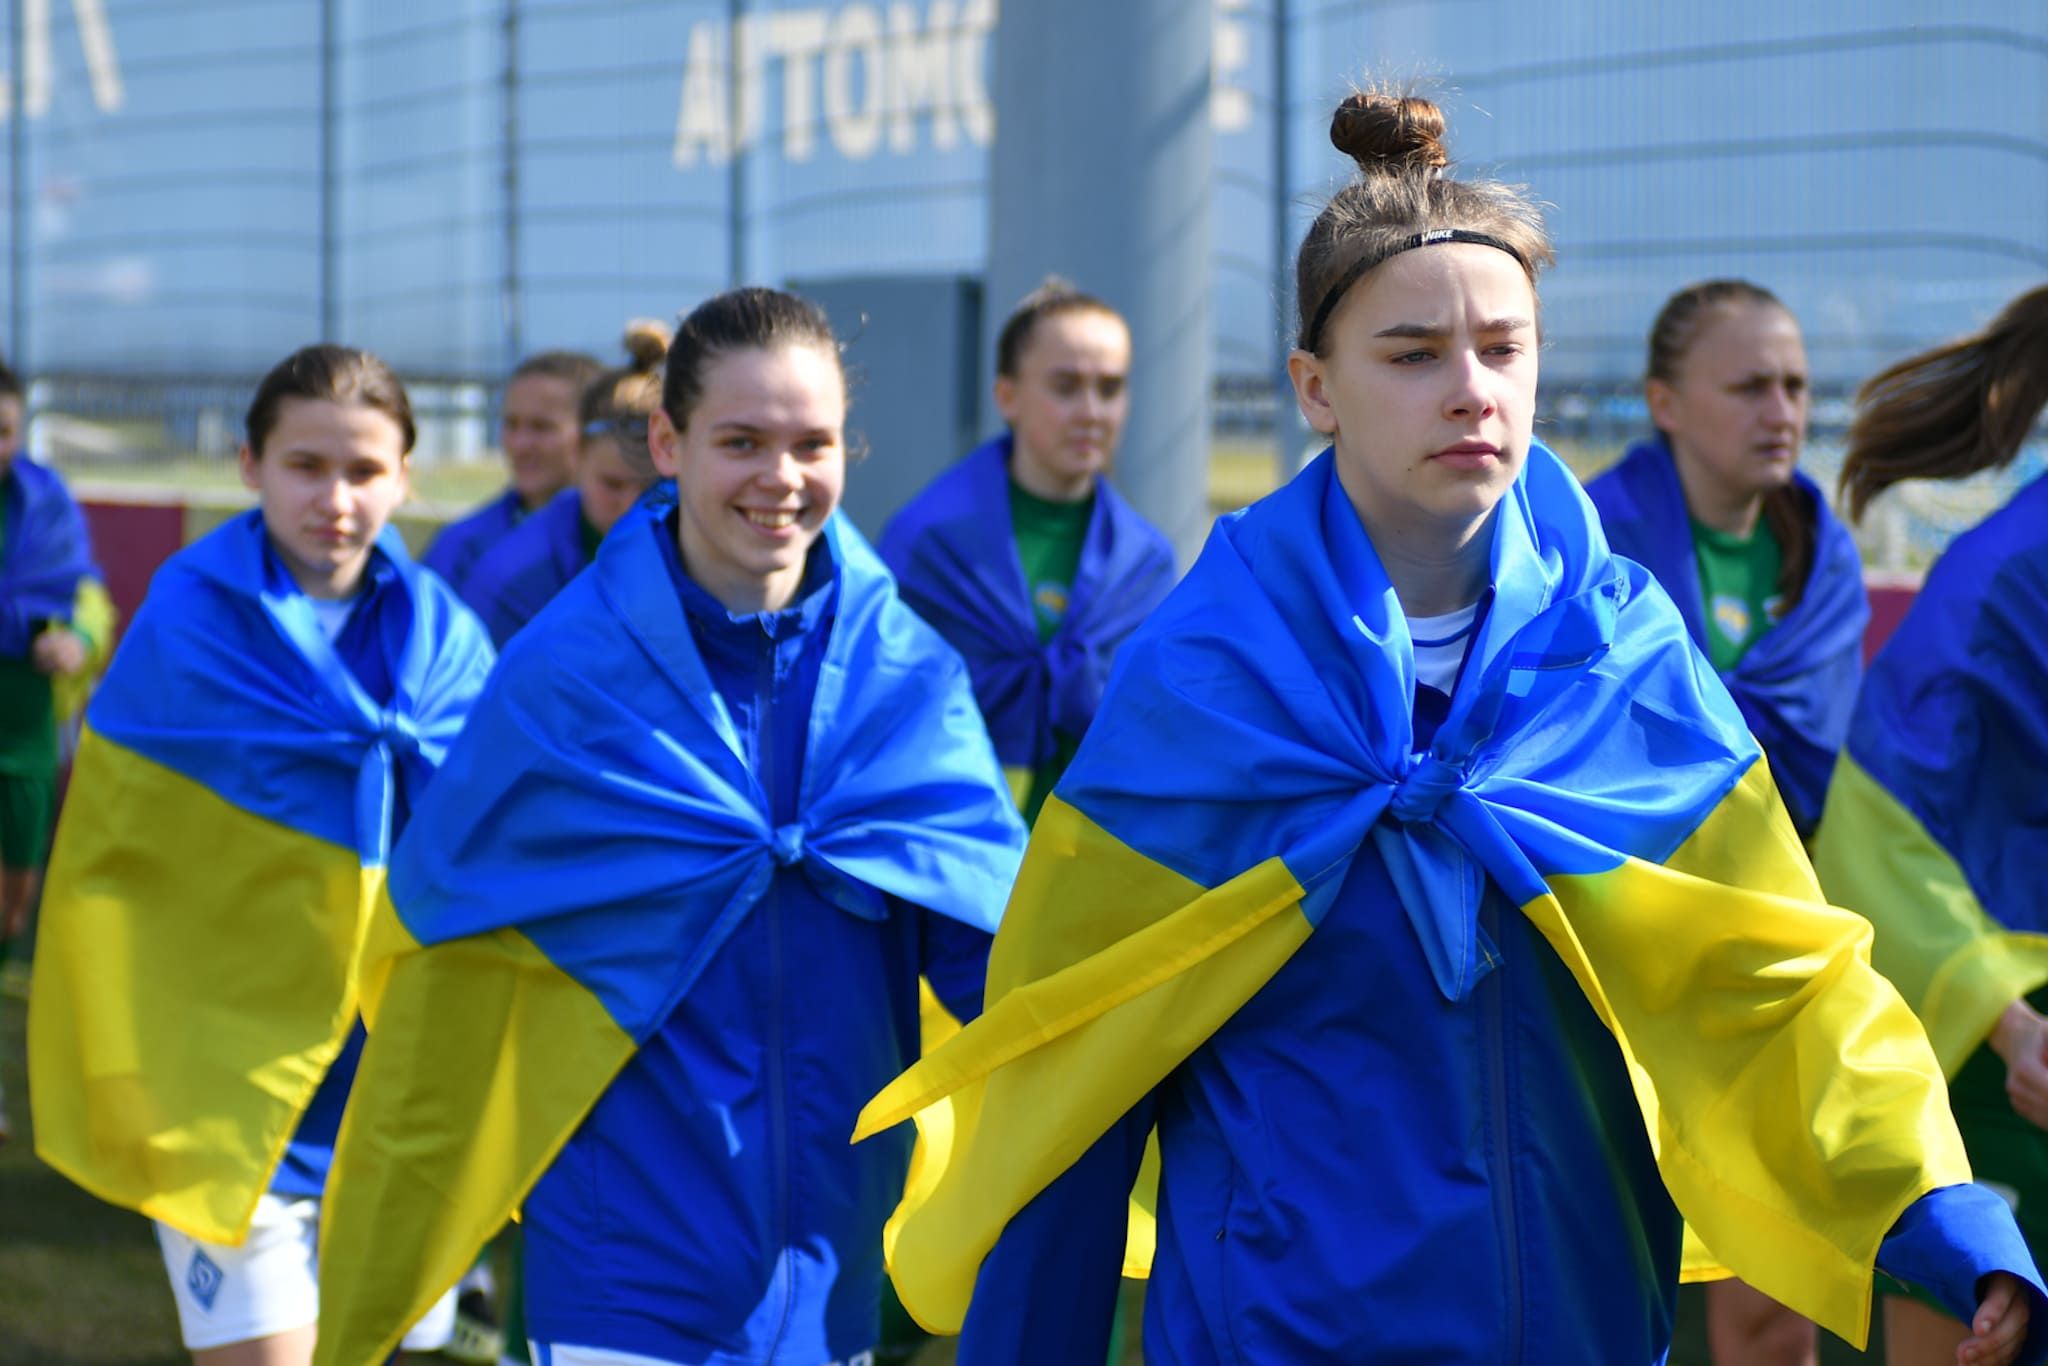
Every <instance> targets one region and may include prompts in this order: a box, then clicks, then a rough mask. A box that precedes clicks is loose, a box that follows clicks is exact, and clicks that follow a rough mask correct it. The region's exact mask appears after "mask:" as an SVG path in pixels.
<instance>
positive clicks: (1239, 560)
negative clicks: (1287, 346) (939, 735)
mask: <svg viewBox="0 0 2048 1366" xmlns="http://www.w3.org/2000/svg"><path fill="white" fill-rule="evenodd" d="M1318 525H1320V528H1321V535H1320V537H1318V536H1316V535H1313V534H1308V533H1307V529H1308V528H1313V527H1316V526H1318ZM1491 535H1492V547H1491V556H1492V560H1491V577H1492V584H1493V588H1492V598H1491V600H1490V603H1489V606H1488V608H1487V611H1486V613H1485V615H1484V618H1483V620H1482V621H1481V622H1480V624H1479V627H1478V631H1477V634H1476V637H1475V640H1474V643H1473V645H1472V652H1471V654H1470V655H1469V656H1468V658H1467V660H1466V664H1465V667H1464V671H1463V673H1462V674H1461V675H1460V677H1459V679H1458V682H1457V685H1456V687H1455V689H1454V691H1453V694H1452V697H1451V703H1450V709H1449V712H1448V714H1447V715H1446V716H1445V718H1444V720H1443V722H1442V724H1441V725H1440V726H1438V728H1437V729H1436V732H1435V735H1434V736H1433V738H1432V739H1431V740H1430V742H1429V743H1428V745H1427V746H1426V747H1420V748H1418V745H1417V742H1416V736H1415V730H1414V721H1413V716H1412V710H1411V703H1412V700H1413V697H1414V694H1415V665H1414V647H1413V644H1412V642H1411V641H1410V639H1409V635H1408V626H1407V618H1406V616H1405V615H1404V614H1403V612H1402V610H1401V604H1400V602H1399V600H1398V599H1397V598H1396V597H1395V594H1394V589H1393V585H1392V584H1391V582H1390V581H1389V580H1388V578H1387V575H1386V571H1385V569H1384V568H1383V567H1382V566H1381V564H1380V562H1379V558H1378V556H1377V554H1376V553H1375V551H1374V550H1373V547H1372V543H1371V541H1370V540H1369V539H1368V538H1367V536H1366V533H1365V529H1364V527H1363V526H1362V525H1361V524H1360V522H1359V520H1358V515H1357V513H1356V512H1355V511H1354V510H1353V508H1352V506H1351V503H1350V500H1349V499H1348V497H1346V495H1345V493H1344V490H1343V486H1342V484H1341V483H1340V482H1339V480H1338V479H1337V477H1336V464H1335V457H1334V454H1333V453H1331V452H1328V451H1326V452H1324V454H1323V455H1322V456H1321V457H1319V458H1318V459H1317V460H1316V461H1315V462H1314V463H1312V464H1311V465H1310V466H1309V467H1308V468H1307V469H1306V470H1305V471H1303V473H1302V474H1301V475H1299V476H1298V477H1297V478H1296V479H1295V480H1294V481H1293V482H1292V483H1291V484H1290V485H1288V486H1287V487H1286V488H1284V489H1282V490H1281V491H1279V492H1278V493H1276V494H1274V495H1273V496H1272V497H1270V498H1268V499H1266V500H1265V501H1264V502H1262V503H1261V504H1259V505H1258V507H1257V508H1256V509H1254V510H1253V511H1252V512H1248V513H1240V514H1234V515H1233V516H1231V517H1229V518H1226V519H1224V520H1223V521H1222V522H1221V523H1219V524H1218V527H1217V530H1216V532H1215V533H1214V535H1212V537H1211V539H1210V543H1209V545H1208V547H1207V548H1206V549H1205V550H1204V551H1203V553H1202V556H1201V558H1200V559H1199V560H1198V561H1197V562H1196V565H1195V568H1194V569H1193V570H1191V571H1190V572H1189V577H1188V580H1187V583H1188V585H1189V586H1188V587H1186V588H1185V589H1184V590H1183V591H1181V592H1177V593H1175V594H1174V596H1173V597H1171V598H1170V599H1168V601H1167V603H1166V604H1165V605H1164V606H1163V607H1162V608H1161V609H1160V610H1159V612H1158V613H1157V614H1155V616H1154V617H1153V619H1152V621H1151V622H1150V623H1148V624H1147V625H1146V626H1145V627H1144V629H1142V630H1140V631H1139V632H1138V633H1137V635H1136V636H1135V637H1134V638H1133V640H1132V641H1131V643H1130V645H1129V646H1128V647H1127V648H1126V650H1125V654H1124V656H1123V657H1122V658H1120V660H1119V663H1118V666H1117V671H1116V676H1115V679H1114V680H1113V681H1112V684H1111V690H1112V692H1113V693H1116V694H1117V697H1118V701H1117V705H1115V706H1112V707H1108V708H1106V709H1105V710H1104V713H1103V715H1102V717H1101V718H1100V719H1099V720H1098V721H1097V723H1096V725H1095V727H1094V728H1093V729H1092V730H1091V731H1090V732H1089V736H1088V739H1087V740H1086V741H1085V742H1084V743H1083V744H1082V746H1081V752H1080V754H1079V755H1078V756H1077V758H1076V760H1075V763H1074V766H1073V767H1072V768H1070V769H1069V770H1068V772H1067V776H1066V778H1065V779H1064V780H1063V781H1062V782H1061V784H1060V789H1059V795H1060V796H1061V798H1062V799H1063V800H1065V801H1067V802H1068V803H1070V804H1071V805H1074V806H1076V807H1078V808H1079V809H1081V810H1083V811H1086V812H1087V813H1088V814H1089V816H1090V818H1091V819H1093V820H1094V821H1096V823H1097V824H1099V825H1101V826H1102V827H1103V828H1104V829H1107V830H1110V831H1113V832H1114V833H1115V834H1116V836H1117V837H1118V838H1119V839H1121V840H1123V841H1124V842H1125V843H1127V844H1129V845H1130V846H1131V847H1132V848H1134V849H1136V850H1138V852H1140V853H1142V854H1144V855H1145V856H1146V857H1148V858H1151V859H1152V860H1154V861H1155V862H1158V863H1161V864H1164V865H1165V866H1167V867H1169V868H1172V869H1174V870H1175V871H1177V872H1179V873H1181V874H1182V875H1183V876H1185V877H1187V878H1189V879H1190V880H1191V881H1194V882H1196V883H1198V884H1199V885H1201V886H1205V887H1215V886H1220V885H1222V884H1223V883H1225V882H1227V881H1229V880H1230V879H1231V878H1232V877H1235V876H1236V875H1238V874H1239V873H1242V872H1244V871H1245V870H1246V869H1247V868H1249V867H1251V866H1252V865H1253V864H1255V863H1257V862H1258V861H1259V860H1260V859H1262V858H1265V857H1267V856H1269V855H1270V854H1272V853H1274V852H1275V851H1279V852H1280V853H1281V856H1282V857H1283V858H1284V859H1285V860H1286V862H1287V865H1288V867H1289V869H1290V870H1291V871H1293V873H1294V875H1295V876H1296V878H1297V879H1299V880H1300V881H1301V884H1302V886H1303V888H1304V889H1305V890H1306V892H1307V896H1306V898H1305V900H1304V903H1303V910H1304V913H1305V914H1306V915H1307V916H1308V918H1309V920H1310V921H1311V923H1314V922H1316V921H1317V920H1319V919H1320V917H1321V915H1322V913H1323V911H1324V909H1326V908H1327V906H1328V904H1329V900H1330V898H1331V897H1332V896H1333V895H1334V894H1335V891H1336V889H1337V887H1338V886H1339V885H1340V884H1341V882H1342V880H1343V876H1344V874H1345V873H1346V872H1347V871H1348V869H1349V868H1350V866H1351V862H1352V859H1353V857H1354V856H1355V855H1356V853H1357V851H1358V850H1359V848H1360V847H1361V846H1362V845H1364V844H1366V843H1367V842H1368V841H1369V842H1370V844H1371V846H1372V848H1373V849H1374V851H1375V852H1376V853H1377V854H1378V855H1379V856H1380V857H1381V859H1382V860H1383V861H1384V862H1385V864H1386V867H1387V870H1388V874H1389V877H1390V879H1391V881H1392V883H1393V885H1394V888H1395V891H1396V893H1397V894H1398V897H1399V900H1400V902H1401V905H1402V908H1403V911H1404V913H1405V914H1406V917H1407V919H1408V921H1409V923H1410V925H1411V926H1412V927H1413V930H1414V933H1415V936H1416V938H1417V940H1418V941H1419V943H1420V944H1421V946H1422V948H1423V951H1424V954H1425V957H1426V958H1427V960H1428V962H1429V966H1430V971H1431V973H1432V975H1433V976H1434V978H1435V981H1436V985H1437V987H1438V989H1439V990H1440V991H1441V992H1442V994H1443V995H1444V997H1446V998H1447V999H1449V1000H1453V1001H1456V1000H1463V999H1465V998H1466V997H1467V996H1468V995H1469V994H1470V993H1471V991H1472V988H1473V986H1474V985H1475V984H1476V983H1477V982H1478V981H1479V979H1480V978H1481V977H1482V976H1483V975H1484V974H1485V973H1486V972H1487V971H1488V970H1489V969H1490V968H1491V967H1492V966H1493V965H1494V964H1495V963H1496V962H1497V960H1498V953H1497V949H1496V947H1495V946H1494V945H1493V944H1492V943H1490V942H1489V940H1488V939H1487V937H1486V936H1485V934H1484V933H1483V932H1482V931H1481V928H1480V924H1479V906H1480V901H1481V898H1482V894H1483V891H1484V887H1485V882H1486V880H1487V879H1488V878H1490V879H1492V881H1494V882H1495V883H1496V884H1498V885H1499V887H1500V888H1501V889H1502V890H1503V891H1504V892H1506V893H1507V894H1508V895H1509V897H1510V898H1512V899H1513V900H1514V901H1515V902H1516V903H1517V904H1525V903H1527V902H1529V901H1531V900H1533V899H1535V898H1537V897H1540V896H1542V895H1544V894H1545V893H1546V890H1547V888H1546V885H1545V879H1546V878H1548V877H1552V876H1556V875H1559V874H1567V873H1596V872H1605V871H1607V870H1609V869H1611V868H1613V867H1615V866H1617V865H1618V864H1619V863H1620V862H1621V861H1622V860H1623V858H1625V857H1629V856H1633V857H1637V858H1642V859H1645V860H1648V861H1650V862H1656V863H1661V862H1663V861H1664V860H1665V859H1666V858H1667V857H1668V856H1669V855H1670V853H1671V851H1672V850H1674V849H1676V848H1677V847H1678V845H1679V844H1680V843H1682V842H1683V841H1684V840H1685V839H1686V838H1687V837H1688V836H1689V835H1691V834H1692V832H1693V831H1694V830H1695V829H1696V828H1697V827H1698V825H1699V824H1700V822H1701V821H1702V820H1704V819H1705V817H1706V816H1707V814H1708V813H1709V812H1710V811H1712V810H1713V808H1714V807H1715V806H1716V805H1717V804H1718V803H1719V802H1720V801H1721V799H1722V798H1723V797H1724V796H1726V795H1727V793H1728V792H1729V791H1730V790H1732V789H1733V787H1734V786H1735V784H1736V783H1737V782H1738V781H1740V779H1741V777H1742V775H1743V774H1744V773H1745V772H1746V771H1748V769H1749V768H1750V766H1751V765H1752V764H1754V762H1755V761H1756V759H1757V758H1758V757H1759V756H1758V751H1757V748H1756V743H1755V741H1754V740H1752V739H1751V738H1750V735H1749V733H1748V730H1747V728H1746V727H1745V726H1744V724H1743V721H1742V717H1741V715H1740V713H1739V712H1737V710H1736V709H1735V706H1734V704H1733V703H1732V702H1731V701H1730V700H1729V697H1728V694H1727V692H1726V690H1725V689H1723V688H1722V687H1721V685H1720V684H1719V682H1718V681H1717V680H1716V679H1715V678H1714V676H1713V674H1712V672H1711V671H1710V670H1709V669H1708V668H1707V667H1706V664H1705V661H1704V660H1702V659H1700V658H1699V657H1698V655H1697V652H1696V651H1694V650H1692V649H1691V648H1690V647H1689V646H1687V645H1686V643H1685V627H1684V624H1683V622H1681V621H1680V619H1679V616H1678V613H1677V612H1676V611H1675V610H1673V608H1672V606H1671V603H1670V600H1669V599H1668V598H1667V597H1666V596H1665V594H1664V593H1663V591H1662V590H1661V589H1660V588H1658V587H1657V585H1656V583H1655V581H1654V580H1653V579H1651V577H1650V575H1649V572H1648V571H1647V570H1645V569H1643V568H1642V567H1641V566H1640V565H1637V564H1634V563H1632V562H1630V561H1628V560H1624V559H1621V558H1618V557H1615V556H1611V555H1610V554H1609V553H1608V551H1607V546H1606V542H1605V541H1604V540H1603V539H1602V537H1601V534H1600V529H1599V524H1598V522H1597V520H1596V519H1595V517H1594V514H1593V510H1592V508H1591V506H1590V505H1589V504H1588V503H1587V502H1586V499H1585V495H1584V493H1583V492H1582V491H1581V490H1580V488H1579V485H1578V481H1577V480H1576V479H1575V478H1573V477H1572V475H1571V472H1570V471H1569V470H1567V469H1566V468H1565V466H1564V465H1563V463H1562V462H1561V461H1559V460H1558V459H1557V457H1556V456H1555V455H1554V454H1552V453H1551V452H1550V451H1549V450H1548V449H1546V448H1545V447H1544V446H1542V445H1541V444H1540V443H1537V444H1534V445H1532V447H1531V449H1530V452H1529V457H1528V463H1527V467H1526V468H1525V469H1524V471H1523V473H1522V476H1521V477H1520V478H1519V479H1518V480H1517V481H1516V483H1515V485H1514V486H1513V488H1512V489H1511V490H1510V491H1509V493H1508V495H1507V496H1506V497H1505V498H1503V499H1502V501H1501V503H1500V504H1499V507H1498V510H1497V512H1496V514H1495V517H1494V522H1493V526H1492V530H1491ZM1218 603H1223V604H1229V606H1227V607H1226V608H1223V609H1220V610H1219V609H1218V608H1217V607H1216V604H1218ZM1190 604H1192V605H1190ZM1162 734H1171V735H1173V736H1175V737H1177V738H1178V739H1179V740H1180V741H1181V743H1178V744H1175V745H1168V746H1162V745H1161V744H1160V742H1159V737H1160V736H1161V735H1162ZM1496 737H1499V739H1498V740H1497V739H1496Z"/></svg>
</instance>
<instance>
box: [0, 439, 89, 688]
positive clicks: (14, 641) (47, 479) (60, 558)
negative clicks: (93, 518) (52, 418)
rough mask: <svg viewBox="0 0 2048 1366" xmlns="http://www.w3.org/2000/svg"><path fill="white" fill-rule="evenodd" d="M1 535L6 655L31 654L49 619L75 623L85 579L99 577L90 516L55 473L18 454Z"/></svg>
mask: <svg viewBox="0 0 2048 1366" xmlns="http://www.w3.org/2000/svg"><path fill="white" fill-rule="evenodd" d="M9 475H10V477H8V478H7V479H6V480H5V483H4V485H0V487H4V488H5V490H6V492H5V517H6V525H5V532H4V535H0V655H9V656H12V657H14V658H16V659H20V658H25V657H26V656H27V654H28V652H29V646H30V643H31V642H32V641H33V640H34V638H35V633H36V632H37V631H39V630H41V629H42V626H43V624H44V623H45V622H52V621H56V622H69V621H70V620H71V618H72V614H73V612H74V611H75V610H76V604H77V601H78V588H79V584H80V582H81V581H83V580H86V579H97V578H98V577H99V570H98V568H97V567H95V565H94V564H93V559H92V543H91V540H90V539H89V537H88V536H87V534H86V526H85V516H84V514H83V513H81V512H80V511H79V510H78V504H77V502H76V501H74V500H73V499H72V497H71V493H70V490H68V489H66V488H65V487H64V484H63V481H62V480H60V479H58V477H57V476H56V475H55V474H52V473H51V472H50V471H49V470H46V469H44V468H43V467H42V466H41V465H38V464H37V463H36V462H35V461H33V460H31V459H29V458H28V457H27V456H23V455H17V456H15V458H14V463H13V466H12V469H11V471H10V472H9Z"/></svg>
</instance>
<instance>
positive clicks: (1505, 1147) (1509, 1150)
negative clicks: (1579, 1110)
mask: <svg viewBox="0 0 2048 1366" xmlns="http://www.w3.org/2000/svg"><path fill="white" fill-rule="evenodd" d="M1482 895H1484V894H1482ZM1479 923H1480V925H1481V926H1483V927H1484V929H1485V931H1486V937H1487V938H1488V939H1490V940H1492V941H1493V942H1494V943H1496V944H1498V943H1500V916H1499V914H1498V912H1497V910H1496V906H1495V902H1494V898H1493V897H1491V896H1484V900H1482V902H1481V903H1480V909H1479ZM1504 971H1505V969H1504V967H1503V966H1502V965H1500V964H1496V965H1495V966H1494V970H1493V971H1492V972H1490V973H1488V974H1487V975H1486V976H1485V977H1484V978H1483V979H1481V981H1480V983H1479V991H1480V993H1481V994H1482V996H1483V998H1484V1007H1483V1014H1484V1018H1485V1023H1486V1029H1485V1037H1484V1039H1483V1041H1482V1046H1483V1047H1486V1083H1487V1119H1488V1127H1490V1128H1491V1129H1492V1130H1493V1143H1492V1144H1491V1145H1490V1152H1489V1157H1490V1158H1491V1162H1490V1163H1489V1165H1490V1166H1491V1168H1492V1171H1491V1172H1490V1173H1489V1176H1490V1178H1491V1179H1490V1182H1489V1184H1490V1185H1491V1186H1492V1188H1493V1213H1494V1225H1495V1227H1496V1228H1498V1229H1499V1231H1500V1254H1501V1271H1502V1273H1503V1276H1504V1279H1505V1284H1504V1286H1503V1289H1504V1290H1505V1292H1506V1293H1505V1300H1506V1315H1505V1324H1504V1326H1505V1328H1506V1330H1507V1345H1508V1347H1509V1349H1510V1350H1509V1353H1508V1355H1507V1357H1506V1360H1508V1361H1521V1360H1522V1359H1523V1358H1524V1355H1525V1353H1524V1351H1523V1345H1524V1344H1523V1342H1522V1334H1523V1330H1524V1326H1525V1325H1524V1323H1523V1314H1522V1309H1523V1306H1522V1263H1521V1245H1522V1242H1521V1234H1520V1231H1519V1229H1518V1228H1517V1226H1516V1225H1517V1220H1516V1218H1515V1168H1514V1151H1513V1149H1514V1142H1513V1137H1512V1130H1510V1128H1509V1127H1508V1125H1509V1114H1508V1042H1509V1040H1508V1021H1507V985H1506V983H1505V981H1504V980H1503V973H1504ZM1487 1045H1490V1047H1487Z"/></svg>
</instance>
